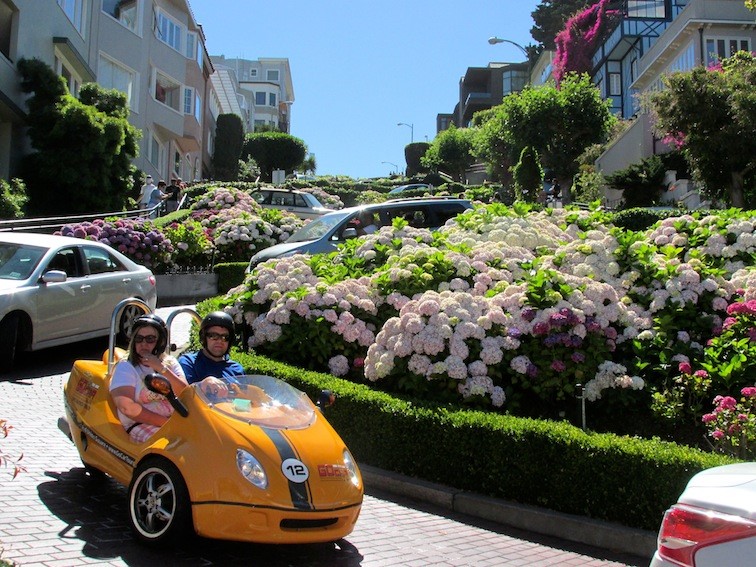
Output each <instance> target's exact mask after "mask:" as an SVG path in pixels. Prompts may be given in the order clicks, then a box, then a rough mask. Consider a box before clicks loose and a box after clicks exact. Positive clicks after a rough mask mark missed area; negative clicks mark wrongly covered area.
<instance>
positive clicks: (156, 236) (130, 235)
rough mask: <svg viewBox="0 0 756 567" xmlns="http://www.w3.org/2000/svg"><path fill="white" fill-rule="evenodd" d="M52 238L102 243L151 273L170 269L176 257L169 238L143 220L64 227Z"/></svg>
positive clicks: (98, 222)
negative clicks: (56, 236)
mask: <svg viewBox="0 0 756 567" xmlns="http://www.w3.org/2000/svg"><path fill="white" fill-rule="evenodd" d="M55 234H60V235H63V236H73V237H75V238H84V239H87V240H95V241H97V242H102V243H103V244H107V245H108V246H111V247H112V248H114V249H116V250H118V251H119V252H121V253H122V254H124V255H126V256H127V257H129V258H131V259H132V260H134V261H135V262H137V263H139V264H142V265H143V266H146V267H148V268H150V269H151V270H153V271H155V272H163V271H166V270H168V269H170V268H171V267H172V266H173V265H174V261H175V257H176V253H177V249H176V248H175V247H174V245H173V242H171V240H170V238H168V237H167V236H166V235H165V234H164V233H163V232H162V231H160V230H158V229H157V228H155V225H154V223H152V222H151V221H149V220H147V219H143V218H136V219H119V220H115V221H112V222H111V221H108V220H101V219H97V220H94V221H92V222H88V221H86V222H82V223H77V224H67V225H64V226H63V227H62V228H61V229H60V230H59V231H57V232H56V233H55Z"/></svg>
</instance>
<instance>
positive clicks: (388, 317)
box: [228, 204, 756, 419]
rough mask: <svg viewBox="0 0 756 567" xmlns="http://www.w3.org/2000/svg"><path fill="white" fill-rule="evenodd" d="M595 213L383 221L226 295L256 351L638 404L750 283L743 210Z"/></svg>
mask: <svg viewBox="0 0 756 567" xmlns="http://www.w3.org/2000/svg"><path fill="white" fill-rule="evenodd" d="M608 221H609V216H608V214H606V213H599V212H588V211H574V210H563V209H558V210H553V211H545V212H533V211H531V210H530V209H528V208H527V207H522V206H521V205H519V204H516V206H515V207H513V208H511V209H510V208H507V207H504V206H503V205H497V204H494V205H488V206H479V207H477V208H476V209H475V210H474V211H470V212H467V213H465V214H463V215H461V216H459V217H457V219H456V220H453V221H450V222H449V223H447V225H446V226H445V227H443V228H442V229H441V230H439V231H437V232H435V233H431V232H429V231H424V230H417V229H413V228H411V227H409V226H407V225H406V223H403V222H402V221H395V224H394V225H393V226H391V227H383V228H382V229H381V230H380V231H379V232H378V233H376V234H374V235H370V236H367V237H364V238H361V239H359V240H355V241H351V242H349V243H347V244H346V245H345V246H344V247H343V248H342V249H341V250H340V251H339V252H337V253H336V254H335V255H332V256H331V257H322V256H315V257H306V256H301V255H297V256H292V257H290V258H284V259H280V260H272V261H269V262H266V263H264V264H262V265H261V266H259V267H258V268H257V269H256V270H255V277H253V278H249V279H247V281H246V282H245V285H244V287H243V288H242V289H237V290H235V291H234V292H233V293H232V294H231V295H230V296H229V298H228V302H229V305H230V311H231V312H232V313H233V314H234V315H235V317H236V320H237V321H238V322H239V323H241V322H242V321H244V323H245V324H246V325H247V327H248V336H249V346H250V347H252V348H254V349H255V350H256V351H258V352H260V353H263V354H268V355H270V356H273V357H275V358H278V359H281V360H286V361H288V362H290V363H293V364H299V365H302V366H304V367H307V368H313V369H317V370H328V371H330V372H332V373H333V374H335V375H338V376H346V377H349V378H350V379H353V380H355V381H363V380H365V379H367V380H370V381H373V382H374V383H375V385H376V386H377V387H379V388H385V389H390V390H395V391H400V392H407V393H411V394H413V395H416V396H420V397H423V398H426V399H436V400H440V401H449V400H464V401H465V402H467V403H470V404H474V405H476V406H479V407H481V406H489V407H490V406H494V407H501V408H503V409H505V410H507V411H512V412H516V413H521V414H525V415H545V416H548V417H559V416H560V415H564V412H565V411H569V408H573V407H575V405H576V404H575V402H574V400H575V396H576V395H578V394H580V392H581V391H582V392H583V393H584V394H583V395H584V396H585V398H586V400H587V401H589V402H593V405H592V409H591V411H592V412H594V415H595V412H596V411H598V408H602V411H603V412H604V413H605V414H606V415H607V416H611V415H612V413H613V410H615V409H619V408H623V407H624V408H626V409H627V408H630V409H632V410H639V409H640V410H645V409H647V408H648V407H650V406H651V395H652V394H654V393H662V392H664V391H666V390H668V389H669V388H670V387H674V386H673V385H672V386H671V385H670V384H669V380H670V378H671V375H672V371H671V370H670V369H672V368H673V365H674V364H676V363H675V360H678V361H679V360H683V359H685V360H690V361H695V360H699V359H702V357H703V356H704V350H705V345H706V343H707V342H708V341H709V339H710V338H711V337H712V336H713V333H714V331H715V330H716V329H717V328H721V327H722V325H723V322H724V321H725V319H726V317H727V312H726V309H727V306H728V305H729V304H731V303H732V302H734V301H737V300H739V299H746V300H747V299H752V298H754V294H756V271H755V270H754V258H755V257H756V236H755V229H754V221H753V217H752V215H749V214H745V213H740V212H738V211H727V212H721V213H720V214H710V215H705V214H696V215H685V216H682V217H675V218H670V219H667V220H664V221H662V222H661V223H658V224H657V225H655V226H654V227H652V228H651V229H649V230H647V231H643V232H632V231H625V230H621V229H619V228H616V227H613V226H612V225H611V224H609V222H608ZM578 384H580V387H578ZM733 386H734V387H737V385H735V384H733ZM582 387H584V390H581V388H582ZM716 393H724V392H712V391H709V392H708V393H707V395H709V397H710V399H712V398H713V397H714V394H716ZM685 417H690V416H689V415H688V416H685V415H683V416H677V417H676V418H675V419H682V418H685ZM698 418H699V419H700V414H699V416H698Z"/></svg>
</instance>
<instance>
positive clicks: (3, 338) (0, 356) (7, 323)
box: [0, 314, 19, 372]
mask: <svg viewBox="0 0 756 567" xmlns="http://www.w3.org/2000/svg"><path fill="white" fill-rule="evenodd" d="M18 335H19V333H18V316H17V315H13V314H12V315H8V316H7V317H6V318H5V319H3V320H2V322H0V372H9V371H10V370H11V369H12V368H13V363H14V362H15V360H16V350H17V347H18V339H19V336H18Z"/></svg>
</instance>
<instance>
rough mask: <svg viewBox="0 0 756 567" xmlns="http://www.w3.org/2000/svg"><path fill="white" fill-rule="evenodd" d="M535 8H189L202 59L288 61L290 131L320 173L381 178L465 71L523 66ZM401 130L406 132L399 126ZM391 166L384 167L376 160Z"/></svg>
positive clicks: (530, 4) (358, 0) (501, 0)
mask: <svg viewBox="0 0 756 567" xmlns="http://www.w3.org/2000/svg"><path fill="white" fill-rule="evenodd" d="M539 3H540V2H539V0H435V1H430V0H374V1H372V2H367V1H364V0H351V1H348V0H321V1H315V0H277V1H270V0H268V1H267V2H259V1H252V2H249V1H245V2H239V1H238V0H190V5H191V7H192V11H193V12H194V14H195V17H196V18H197V21H198V23H200V24H202V26H203V28H204V30H205V35H206V38H207V48H208V51H209V52H210V54H211V55H225V56H226V57H229V58H234V57H239V58H243V59H257V58H260V57H286V58H288V59H289V65H290V67H291V73H292V82H293V85H294V95H295V102H294V104H293V105H292V111H291V123H292V124H291V133H292V134H293V135H294V136H297V137H299V138H301V139H302V140H304V142H305V143H306V144H307V147H308V150H309V151H310V152H311V153H313V154H314V155H315V159H316V161H317V174H318V175H348V176H350V177H354V178H359V177H382V176H387V175H389V174H390V173H391V172H392V171H394V170H396V169H397V168H396V167H394V165H391V164H396V166H398V169H399V170H400V171H401V170H403V169H404V167H405V160H404V146H405V145H407V144H408V143H409V142H410V139H411V136H412V134H413V133H414V141H416V142H418V141H424V140H426V139H427V140H428V141H432V140H433V138H434V137H435V135H436V115H437V114H438V113H442V112H452V111H453V109H454V105H455V104H456V103H457V100H458V99H459V79H460V78H461V77H462V76H463V75H464V74H465V71H466V70H467V68H468V67H485V66H486V65H488V63H489V62H492V61H522V60H523V55H522V53H521V52H520V50H519V49H517V48H516V47H515V46H513V45H509V44H506V43H501V44H498V45H489V43H488V41H487V40H488V38H489V37H491V36H498V37H501V38H505V39H509V40H512V41H514V42H516V43H519V44H520V45H522V46H526V45H528V44H529V43H535V42H534V41H533V38H532V37H531V36H530V28H531V27H532V26H533V20H532V18H531V15H530V14H531V12H532V11H533V10H534V9H535V7H536V6H537V5H538V4H539ZM399 122H404V123H406V124H412V125H413V128H412V129H410V128H409V127H406V126H397V124H398V123H399ZM382 162H390V163H382Z"/></svg>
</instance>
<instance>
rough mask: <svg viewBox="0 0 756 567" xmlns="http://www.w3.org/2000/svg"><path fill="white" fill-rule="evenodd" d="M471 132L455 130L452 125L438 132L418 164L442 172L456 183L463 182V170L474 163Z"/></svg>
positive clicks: (465, 129)
mask: <svg viewBox="0 0 756 567" xmlns="http://www.w3.org/2000/svg"><path fill="white" fill-rule="evenodd" d="M473 133H474V132H473V130H471V129H470V128H456V127H455V126H454V125H453V124H452V125H451V126H450V127H449V128H448V129H447V130H443V131H442V132H439V134H438V135H437V136H436V138H435V139H434V140H433V143H431V144H430V147H429V148H428V150H427V151H426V152H425V156H423V157H422V158H421V160H420V163H421V164H422V165H424V166H425V167H427V168H429V169H431V170H432V171H436V172H438V171H443V172H445V173H448V174H449V175H451V176H452V177H453V178H454V179H455V180H456V181H464V177H465V170H466V169H467V168H468V167H470V166H471V165H472V164H473V163H474V162H475V157H474V156H473V155H472V153H471V151H472V149H473Z"/></svg>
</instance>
